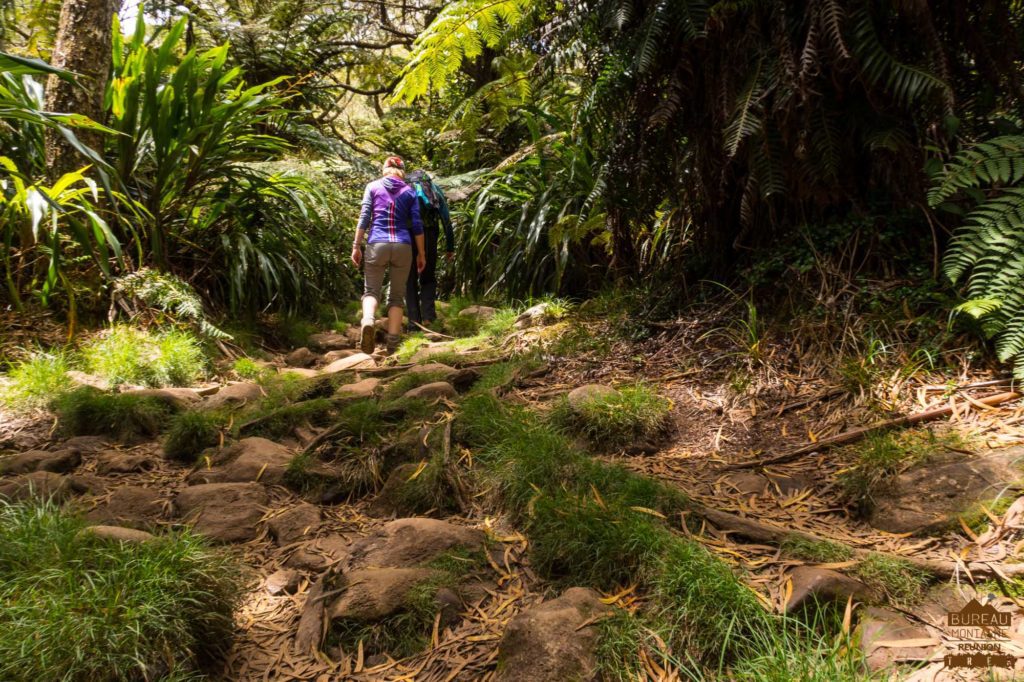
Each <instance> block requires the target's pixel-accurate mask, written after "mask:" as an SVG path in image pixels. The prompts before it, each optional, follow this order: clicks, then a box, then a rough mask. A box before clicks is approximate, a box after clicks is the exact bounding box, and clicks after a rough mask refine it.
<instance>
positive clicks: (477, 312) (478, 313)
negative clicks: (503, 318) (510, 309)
mask: <svg viewBox="0 0 1024 682" xmlns="http://www.w3.org/2000/svg"><path fill="white" fill-rule="evenodd" d="M497 312H498V309H497V308H492V307H491V306H488V305H471V306H467V307H465V308H463V309H462V310H460V311H459V316H460V317H475V318H476V319H478V320H481V321H484V320H489V319H491V318H492V317H494V315H495V313H497Z"/></svg>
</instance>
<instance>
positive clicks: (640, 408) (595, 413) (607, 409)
mask: <svg viewBox="0 0 1024 682" xmlns="http://www.w3.org/2000/svg"><path fill="white" fill-rule="evenodd" d="M671 409H672V403H671V402H670V401H669V400H668V399H667V398H664V397H662V396H660V395H658V394H657V392H655V391H654V390H653V389H651V388H650V387H648V386H644V385H642V384H637V385H635V386H626V387H623V388H620V389H619V390H618V391H616V392H614V393H611V394H609V395H607V396H595V397H594V398H592V399H589V400H585V401H582V402H581V403H580V404H579V405H576V406H573V405H570V404H569V401H568V400H567V399H563V400H562V401H561V402H560V403H559V405H558V406H557V407H556V408H555V410H554V412H553V414H552V417H553V419H554V421H555V423H557V424H559V425H561V426H564V427H566V428H568V429H569V430H570V431H572V432H574V433H578V434H580V435H581V436H583V437H584V438H586V439H587V441H588V442H590V443H591V444H592V445H594V446H596V447H600V448H602V449H609V448H616V447H622V446H625V445H630V444H635V443H639V442H644V441H649V440H651V439H653V438H657V437H659V436H661V435H663V434H664V433H665V431H666V430H667V429H668V427H669V423H670V420H669V413H670V411H671Z"/></svg>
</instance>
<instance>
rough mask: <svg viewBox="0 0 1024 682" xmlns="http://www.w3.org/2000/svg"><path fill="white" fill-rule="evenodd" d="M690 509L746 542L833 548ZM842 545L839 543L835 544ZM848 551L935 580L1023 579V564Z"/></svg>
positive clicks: (811, 537)
mask: <svg viewBox="0 0 1024 682" xmlns="http://www.w3.org/2000/svg"><path fill="white" fill-rule="evenodd" d="M690 509H691V510H692V511H693V512H694V513H695V514H697V515H698V516H700V517H701V518H703V519H705V520H707V521H709V522H710V523H712V524H714V525H715V526H717V527H718V528H720V529H722V530H725V531H730V532H733V533H735V534H736V535H739V536H741V537H745V538H747V539H748V540H754V541H755V542H764V543H768V544H774V545H778V544H781V543H782V542H783V541H784V540H786V539H787V538H794V537H796V538H800V539H802V540H807V541H808V542H831V543H833V544H836V541H835V540H832V539H830V538H824V537H821V536H818V535H815V534H813V533H808V532H806V531H802V530H796V529H793V528H780V527H778V526H772V525H770V524H767V523H763V522H761V521H755V520H754V519H748V518H744V517H742V516H737V515H736V514H732V513H730V512H725V511H721V510H719V509H712V508H711V507H708V506H706V505H703V504H700V503H699V502H693V501H691V502H690ZM838 544H842V543H838ZM843 546H844V547H847V548H848V549H849V550H850V551H851V552H852V553H853V555H854V557H856V558H860V559H866V558H867V557H869V556H872V555H874V556H884V557H887V558H892V559H899V560H902V561H906V562H908V563H910V564H911V565H913V566H915V567H917V568H919V569H921V570H922V571H925V572H927V573H929V574H930V575H933V576H935V577H937V578H951V577H953V576H954V575H956V574H957V573H958V572H961V571H964V569H965V568H966V570H967V571H968V572H970V574H971V575H972V576H974V577H975V578H977V577H983V578H996V579H998V578H1003V577H1008V578H1012V577H1014V576H1018V575H1024V564H1004V565H1002V566H999V567H995V566H994V565H993V564H989V563H986V562H983V561H965V562H956V561H937V560H935V559H921V558H920V557H913V556H906V555H903V554H893V553H891V552H877V551H874V550H868V549H860V548H858V547H850V546H849V545H843Z"/></svg>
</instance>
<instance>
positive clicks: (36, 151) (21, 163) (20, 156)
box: [0, 53, 133, 319]
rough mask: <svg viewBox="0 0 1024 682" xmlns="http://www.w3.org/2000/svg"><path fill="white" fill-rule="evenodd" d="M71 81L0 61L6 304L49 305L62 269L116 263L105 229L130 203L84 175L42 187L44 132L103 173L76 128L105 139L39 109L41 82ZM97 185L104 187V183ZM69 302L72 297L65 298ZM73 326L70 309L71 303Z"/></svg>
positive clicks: (82, 122)
mask: <svg viewBox="0 0 1024 682" xmlns="http://www.w3.org/2000/svg"><path fill="white" fill-rule="evenodd" d="M48 74H57V75H58V76H60V77H61V78H66V79H71V78H72V75H71V74H69V73H67V72H64V71H60V70H58V69H54V68H53V67H51V66H49V65H48V64H46V63H45V62H42V61H39V60H35V59H26V58H23V57H17V56H14V55H8V54H4V53H0V146H2V148H3V149H4V152H5V153H4V154H3V155H2V156H0V237H2V239H3V246H2V252H0V256H2V259H3V267H4V280H5V284H6V292H7V295H8V297H9V298H10V301H11V303H12V304H13V305H15V306H16V307H17V308H19V309H20V308H21V307H22V297H23V294H24V293H25V292H26V291H32V292H35V293H36V294H37V295H38V297H39V299H40V301H41V302H42V303H43V304H44V305H46V304H48V303H49V302H50V299H51V297H52V296H53V294H54V292H55V291H56V290H57V288H58V287H59V286H60V285H61V284H62V283H63V282H64V281H65V280H66V275H65V272H64V264H65V262H66V261H69V260H71V259H74V258H80V257H81V256H86V257H88V258H89V259H90V260H91V261H92V262H94V263H96V264H97V265H98V266H99V268H100V269H101V270H102V271H103V273H105V274H107V275H109V274H110V272H111V270H110V268H111V266H112V265H113V264H114V263H116V262H120V260H121V240H120V239H118V237H117V236H116V235H115V233H114V232H113V230H112V229H111V228H110V226H109V225H108V221H107V218H106V217H105V216H107V215H108V214H109V210H110V208H111V206H112V205H115V204H116V205H120V206H122V207H124V208H128V209H129V210H130V209H132V208H133V205H132V204H131V202H126V201H125V198H124V197H123V196H122V195H121V194H120V193H117V192H113V191H110V189H109V184H108V183H106V182H104V183H103V184H104V185H106V187H107V189H106V190H104V189H103V188H101V187H100V186H99V185H98V184H97V182H96V181H94V180H93V179H91V178H90V177H88V176H87V175H86V173H85V171H86V168H87V167H83V168H82V169H80V170H76V171H74V172H70V173H66V174H64V175H62V176H61V177H59V178H57V179H56V180H55V181H54V182H52V183H50V182H48V181H47V180H45V176H46V173H45V171H46V167H45V161H44V153H43V131H44V129H47V128H49V129H56V130H58V131H59V132H60V133H61V134H62V135H63V136H64V137H65V138H66V139H67V140H68V141H69V142H71V143H72V144H73V145H74V146H75V147H76V148H77V149H78V150H79V151H80V152H81V153H82V154H83V156H85V157H86V159H85V160H92V161H94V162H96V163H98V164H101V165H102V160H101V159H100V158H99V156H98V154H97V153H96V152H95V151H94V150H92V149H88V148H86V147H84V146H83V145H82V144H81V143H80V142H79V141H78V138H77V137H76V136H75V133H74V129H75V128H90V129H93V130H100V131H104V132H109V131H108V130H107V129H106V128H104V127H103V126H100V125H99V124H97V123H95V122H94V121H91V120H89V119H87V118H85V117H83V116H76V115H73V114H54V113H50V112H47V111H45V110H44V108H43V86H42V83H41V82H40V80H37V78H40V77H42V76H45V75H48ZM101 177H102V178H103V179H104V180H106V179H107V175H106V174H105V173H103V174H102V175H101ZM68 292H69V295H70V289H69V290H68ZM69 304H70V312H71V314H72V319H73V317H74V311H75V309H74V301H73V299H72V300H70V301H69Z"/></svg>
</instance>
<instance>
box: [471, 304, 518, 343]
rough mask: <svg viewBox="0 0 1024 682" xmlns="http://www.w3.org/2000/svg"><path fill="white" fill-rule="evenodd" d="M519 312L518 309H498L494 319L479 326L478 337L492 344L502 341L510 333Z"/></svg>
mask: <svg viewBox="0 0 1024 682" xmlns="http://www.w3.org/2000/svg"><path fill="white" fill-rule="evenodd" d="M520 312H521V311H520V310H519V309H518V308H498V310H497V311H496V312H495V313H494V317H492V318H491V319H489V320H486V321H485V322H484V323H483V324H481V325H480V331H479V335H480V336H481V337H483V338H484V339H487V340H489V341H492V342H499V341H503V340H504V339H505V337H506V336H508V335H509V333H511V332H512V329H513V326H514V325H515V323H516V318H518V317H519V313H520Z"/></svg>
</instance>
